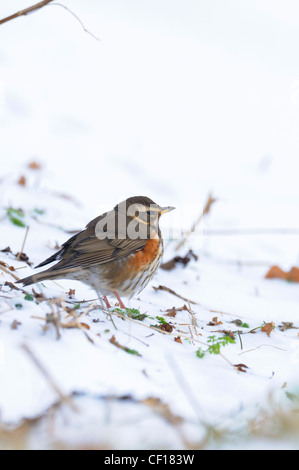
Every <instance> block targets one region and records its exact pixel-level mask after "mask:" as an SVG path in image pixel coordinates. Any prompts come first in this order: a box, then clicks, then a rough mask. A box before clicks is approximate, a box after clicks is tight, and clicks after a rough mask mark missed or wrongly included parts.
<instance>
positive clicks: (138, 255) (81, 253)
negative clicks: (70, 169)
mask: <svg viewBox="0 0 299 470" xmlns="http://www.w3.org/2000/svg"><path fill="white" fill-rule="evenodd" d="M173 209H174V207H160V206H159V205H157V204H155V203H154V202H153V201H152V200H151V199H149V198H148V197H145V196H136V197H131V198H129V199H127V200H126V201H123V202H122V203H120V204H118V205H117V206H115V207H114V209H113V210H112V211H109V212H106V213H104V214H102V215H100V216H99V217H97V218H96V219H94V220H92V221H91V222H90V223H89V224H88V225H87V227H86V228H85V230H83V231H82V232H80V233H78V234H76V235H74V236H73V237H72V238H70V239H69V240H68V241H67V242H65V243H64V244H63V245H62V247H61V249H60V250H59V251H58V252H57V253H55V254H54V255H53V256H51V257H50V258H48V259H46V260H45V261H44V262H42V263H41V264H39V265H38V266H37V268H40V267H42V266H46V265H48V264H50V263H52V262H54V261H58V263H57V264H55V265H54V266H52V267H50V268H49V269H47V270H46V271H43V272H40V273H38V274H34V275H33V276H29V277H27V278H25V279H22V280H20V281H18V282H19V283H23V285H25V286H28V285H31V284H35V283H37V282H41V281H45V280H54V279H72V280H78V281H81V282H83V283H85V284H87V285H89V286H91V287H92V288H93V289H94V290H95V291H96V292H97V294H98V295H103V296H104V298H105V301H106V304H107V306H110V304H109V302H108V299H107V295H110V294H114V295H115V296H116V297H117V299H118V301H119V303H120V306H121V307H122V308H124V304H123V302H122V301H121V299H120V296H124V297H133V296H134V295H136V294H138V293H139V292H141V291H142V290H143V289H144V288H145V287H146V285H147V284H148V283H149V281H150V280H151V279H152V277H153V276H154V274H155V272H156V271H157V269H158V267H159V265H160V262H161V260H162V255H163V239H162V236H161V231H160V228H159V219H160V216H161V215H162V214H165V213H166V212H169V211H171V210H173Z"/></svg>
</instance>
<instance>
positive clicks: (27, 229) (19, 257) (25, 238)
mask: <svg viewBox="0 0 299 470" xmlns="http://www.w3.org/2000/svg"><path fill="white" fill-rule="evenodd" d="M29 228H30V227H29V226H27V228H26V233H25V237H24V240H23V245H22V248H21V251H20V252H19V253H18V256H17V260H18V261H20V260H21V255H22V253H24V248H25V243H26V240H27V236H28V232H29Z"/></svg>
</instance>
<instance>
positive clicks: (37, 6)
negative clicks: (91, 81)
mask: <svg viewBox="0 0 299 470" xmlns="http://www.w3.org/2000/svg"><path fill="white" fill-rule="evenodd" d="M53 1H54V0H43V1H42V2H39V3H36V4H35V5H32V6H31V7H28V8H25V9H24V10H21V11H18V12H17V13H14V14H13V15H10V16H7V17H6V18H3V19H2V20H0V25H1V24H3V23H7V22H8V21H11V20H14V19H15V18H19V17H20V16H26V15H29V13H33V12H35V11H37V10H40V9H41V8H43V7H45V6H47V5H50V3H51V2H53ZM51 4H52V5H57V6H60V7H62V8H64V9H65V10H67V11H68V12H69V13H70V14H71V15H72V16H73V17H74V18H76V20H77V21H78V22H79V23H80V25H81V26H82V28H83V31H85V33H87V34H89V35H90V36H91V37H93V38H94V39H96V41H100V39H99V38H98V37H97V36H95V35H94V34H93V33H91V32H90V31H88V29H87V28H86V27H85V25H84V23H83V21H82V20H81V19H80V18H79V17H78V16H77V15H76V14H75V13H74V12H73V11H72V10H70V9H69V8H68V7H66V6H65V5H63V4H62V3H51Z"/></svg>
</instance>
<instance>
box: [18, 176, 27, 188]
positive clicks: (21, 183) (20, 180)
mask: <svg viewBox="0 0 299 470" xmlns="http://www.w3.org/2000/svg"><path fill="white" fill-rule="evenodd" d="M18 184H19V185H20V186H26V178H25V176H21V177H20V178H19V180H18Z"/></svg>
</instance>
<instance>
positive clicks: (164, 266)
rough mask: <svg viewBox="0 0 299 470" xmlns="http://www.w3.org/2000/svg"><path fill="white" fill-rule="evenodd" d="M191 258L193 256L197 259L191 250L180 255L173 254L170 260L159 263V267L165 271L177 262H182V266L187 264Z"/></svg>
mask: <svg viewBox="0 0 299 470" xmlns="http://www.w3.org/2000/svg"><path fill="white" fill-rule="evenodd" d="M191 258H193V259H194V260H195V261H197V260H198V256H197V255H196V254H195V253H193V251H192V250H189V251H188V253H187V254H186V255H185V256H184V257H182V256H175V257H174V258H172V259H171V260H169V261H167V262H166V263H163V264H161V266H160V268H161V269H164V270H165V271H172V270H173V269H174V268H175V267H176V265H177V264H182V265H183V266H184V267H186V266H187V264H189V263H190V261H191Z"/></svg>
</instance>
